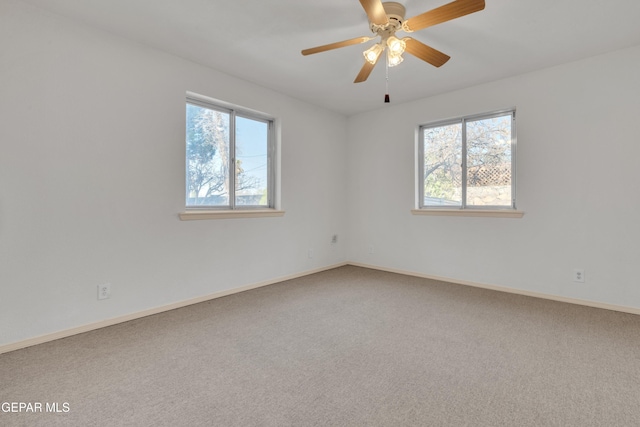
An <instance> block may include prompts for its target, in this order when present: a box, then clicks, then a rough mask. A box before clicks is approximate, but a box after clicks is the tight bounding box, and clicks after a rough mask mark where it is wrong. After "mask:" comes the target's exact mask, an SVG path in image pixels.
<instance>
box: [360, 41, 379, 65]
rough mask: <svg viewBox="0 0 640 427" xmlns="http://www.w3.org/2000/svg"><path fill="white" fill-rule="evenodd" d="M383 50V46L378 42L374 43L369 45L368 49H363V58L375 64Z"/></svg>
mask: <svg viewBox="0 0 640 427" xmlns="http://www.w3.org/2000/svg"><path fill="white" fill-rule="evenodd" d="M382 51H384V46H382V44H380V43H376V44H374V45H373V46H371V47H370V48H369V49H367V50H365V51H364V52H363V53H362V54H363V55H364V59H366V60H367V62H368V63H369V64H375V63H376V62H377V61H378V58H379V57H380V54H381V53H382Z"/></svg>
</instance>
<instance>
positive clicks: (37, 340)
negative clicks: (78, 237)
mask: <svg viewBox="0 0 640 427" xmlns="http://www.w3.org/2000/svg"><path fill="white" fill-rule="evenodd" d="M345 265H347V263H346V262H343V263H339V264H333V265H330V266H326V267H321V268H316V269H314V270H307V271H304V272H301V273H295V274H290V275H288V276H283V277H278V278H276V279H272V280H266V281H264V282H259V283H253V284H250V285H246V286H241V287H239V288H234V289H228V290H226V291H220V292H215V293H213V294H209V295H204V296H201V297H197V298H191V299H188V300H184V301H179V302H176V303H173V304H168V305H163V306H160V307H155V308H150V309H148V310H143V311H139V312H136V313H131V314H127V315H124V316H118V317H114V318H111V319H106V320H101V321H99V322H95V323H89V324H87V325H82V326H78V327H75V328H71V329H65V330H63V331H58V332H53V333H50V334H45V335H41V336H38V337H34V338H29V339H26V340H23V341H17V342H14V343H10V344H5V345H1V346H0V354H2V353H8V352H10V351H15V350H20V349H22V348H26V347H31V346H34V345H38V344H43V343H46V342H49V341H54V340H57V339H60V338H66V337H70V336H72V335H77V334H81V333H84V332H89V331H93V330H96V329H101V328H106V327H107V326H113V325H116V324H118V323H123V322H128V321H130V320H135V319H140V318H142V317H147V316H151V315H153V314H158V313H162V312H165V311H169V310H175V309H176V308H182V307H186V306H189V305H192V304H198V303H200V302H205V301H209V300H212V299H216V298H221V297H224V296H227V295H232V294H237V293H240V292H244V291H248V290H251V289H256V288H261V287H263V286H268V285H273V284H275V283H280V282H284V281H285V280H291V279H297V278H298V277H304V276H308V275H310V274H315V273H320V272H321V271H326V270H332V269H334V268H338V267H342V266H345Z"/></svg>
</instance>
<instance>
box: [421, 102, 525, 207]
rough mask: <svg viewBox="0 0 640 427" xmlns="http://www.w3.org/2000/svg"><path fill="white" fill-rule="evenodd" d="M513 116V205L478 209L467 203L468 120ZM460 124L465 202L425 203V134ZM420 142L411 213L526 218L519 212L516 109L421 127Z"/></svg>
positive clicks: (432, 123)
mask: <svg viewBox="0 0 640 427" xmlns="http://www.w3.org/2000/svg"><path fill="white" fill-rule="evenodd" d="M506 115H511V204H510V206H478V205H468V204H467V200H466V199H467V138H466V123H467V122H469V121H476V120H483V119H490V118H494V117H501V116H506ZM454 124H461V126H462V152H461V156H462V165H461V167H462V177H461V180H462V183H461V185H462V197H461V198H462V200H461V205H460V206H455V207H452V206H437V205H425V204H424V132H425V130H426V129H431V128H435V127H441V126H448V125H454ZM417 136H418V140H417V159H416V163H417V168H416V171H417V176H416V184H417V191H416V209H413V210H412V213H413V214H416V215H456V216H496V217H514V218H519V217H522V216H523V212H520V211H517V210H516V157H517V156H516V148H517V137H516V109H515V108H509V109H504V110H498V111H492V112H488V113H482V114H475V115H469V116H463V117H457V118H454V119H448V120H441V121H437V122H431V123H427V124H423V125H420V126H419V128H418V135H417Z"/></svg>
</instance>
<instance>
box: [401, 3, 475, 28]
mask: <svg viewBox="0 0 640 427" xmlns="http://www.w3.org/2000/svg"><path fill="white" fill-rule="evenodd" d="M482 9H484V0H456V1H452V2H451V3H448V4H445V5H444V6H440V7H437V8H435V9H433V10H430V11H429V12H425V13H423V14H420V15H416V16H414V17H413V18H409V19H407V20H406V21H405V22H404V24H403V27H402V28H403V29H404V30H405V31H409V32H411V31H417V30H421V29H423V28H427V27H431V26H433V25H436V24H440V23H442V22H447V21H450V20H452V19H455V18H459V17H461V16H465V15H468V14H470V13H473V12H478V11H480V10H482Z"/></svg>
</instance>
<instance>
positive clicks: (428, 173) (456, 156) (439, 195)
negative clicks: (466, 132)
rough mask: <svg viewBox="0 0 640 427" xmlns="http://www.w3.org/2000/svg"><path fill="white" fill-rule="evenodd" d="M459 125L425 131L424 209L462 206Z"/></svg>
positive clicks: (460, 134)
mask: <svg viewBox="0 0 640 427" xmlns="http://www.w3.org/2000/svg"><path fill="white" fill-rule="evenodd" d="M461 164H462V124H461V123H456V124H452V125H447V126H438V127H433V128H425V129H424V169H423V171H424V181H423V182H424V201H423V203H424V206H460V205H461V204H462V166H461Z"/></svg>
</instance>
